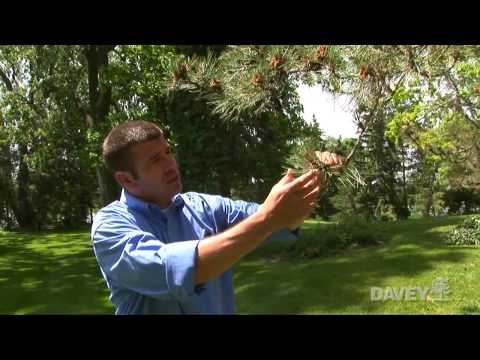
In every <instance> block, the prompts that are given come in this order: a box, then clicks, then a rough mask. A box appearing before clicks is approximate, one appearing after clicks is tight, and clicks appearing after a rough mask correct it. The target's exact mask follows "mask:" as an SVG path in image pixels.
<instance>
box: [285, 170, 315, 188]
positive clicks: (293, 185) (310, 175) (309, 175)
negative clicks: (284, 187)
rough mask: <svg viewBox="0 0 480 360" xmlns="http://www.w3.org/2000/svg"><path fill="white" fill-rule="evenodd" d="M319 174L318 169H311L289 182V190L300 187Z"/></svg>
mask: <svg viewBox="0 0 480 360" xmlns="http://www.w3.org/2000/svg"><path fill="white" fill-rule="evenodd" d="M316 176H318V170H310V171H308V172H306V173H305V174H303V175H302V176H299V177H298V178H296V179H295V180H293V181H292V182H290V183H289V184H288V190H290V189H293V188H294V189H299V188H301V187H302V186H304V185H306V184H307V183H308V182H309V181H310V180H312V179H313V178H315V177H316Z"/></svg>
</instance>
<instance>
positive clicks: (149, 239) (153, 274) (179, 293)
mask: <svg viewBox="0 0 480 360" xmlns="http://www.w3.org/2000/svg"><path fill="white" fill-rule="evenodd" d="M92 241H93V247H94V251H95V255H96V257H97V260H98V262H99V264H100V266H101V268H102V270H103V272H104V273H105V275H106V276H107V277H109V278H110V279H112V280H113V281H114V282H115V283H116V284H118V285H119V286H120V287H124V288H127V289H129V290H132V291H134V292H137V293H140V294H142V295H145V296H149V297H153V298H157V299H165V300H167V299H169V300H177V301H179V302H185V301H187V300H189V298H190V297H191V296H193V295H194V294H195V293H196V292H197V288H196V287H195V286H194V269H195V262H196V258H197V246H198V240H192V241H181V242H175V243H169V244H165V243H163V242H161V241H160V240H158V239H156V238H155V236H154V235H153V234H151V233H148V232H145V231H142V230H141V229H140V228H139V227H138V226H137V225H136V224H134V223H132V222H130V221H129V220H128V219H124V218H122V217H120V216H119V217H117V218H109V219H105V220H103V221H102V222H101V223H99V224H98V225H96V224H94V228H92Z"/></svg>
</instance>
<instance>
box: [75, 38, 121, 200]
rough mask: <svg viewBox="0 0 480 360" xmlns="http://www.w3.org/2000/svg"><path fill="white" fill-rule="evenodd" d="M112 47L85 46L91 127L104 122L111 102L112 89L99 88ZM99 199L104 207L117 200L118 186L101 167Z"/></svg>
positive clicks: (98, 175)
mask: <svg viewBox="0 0 480 360" xmlns="http://www.w3.org/2000/svg"><path fill="white" fill-rule="evenodd" d="M114 47H115V46H114V45H87V46H85V48H84V54H85V57H86V59H87V64H88V97H89V115H90V117H91V118H92V122H93V127H99V126H100V125H101V124H102V123H104V122H105V121H106V118H107V116H108V113H109V111H110V106H111V102H112V88H111V86H109V85H104V86H100V83H101V80H102V79H101V77H100V76H102V74H103V73H104V69H105V68H106V67H107V66H108V53H109V52H110V51H112V50H113V49H114ZM96 173H97V180H98V186H99V189H100V198H101V202H102V205H103V206H105V205H107V204H109V203H111V202H112V201H114V200H116V199H118V197H119V194H120V189H119V186H118V185H117V184H116V182H115V180H114V179H113V177H112V175H111V174H110V173H108V172H107V171H106V170H105V169H104V168H103V166H102V167H101V168H97V169H96Z"/></svg>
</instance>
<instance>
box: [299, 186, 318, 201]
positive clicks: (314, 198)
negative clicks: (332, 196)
mask: <svg viewBox="0 0 480 360" xmlns="http://www.w3.org/2000/svg"><path fill="white" fill-rule="evenodd" d="M320 190H321V188H320V186H316V187H315V188H314V189H313V190H312V191H310V192H309V193H308V194H306V195H305V196H304V197H303V198H302V199H303V200H304V201H305V202H308V203H314V202H316V201H317V200H318V197H319V195H320Z"/></svg>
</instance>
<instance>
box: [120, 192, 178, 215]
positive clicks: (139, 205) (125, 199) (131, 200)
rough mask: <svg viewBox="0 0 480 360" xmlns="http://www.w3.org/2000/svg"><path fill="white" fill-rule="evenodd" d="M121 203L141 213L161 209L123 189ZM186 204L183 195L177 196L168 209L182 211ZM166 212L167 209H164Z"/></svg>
mask: <svg viewBox="0 0 480 360" xmlns="http://www.w3.org/2000/svg"><path fill="white" fill-rule="evenodd" d="M120 202H122V203H125V204H126V205H127V207H129V208H131V209H136V210H140V211H147V212H148V211H151V210H152V209H153V208H156V209H159V210H160V207H159V206H158V205H157V204H153V203H149V202H146V201H143V200H141V199H139V198H138V197H136V196H133V195H132V194H130V193H128V192H127V191H125V189H122V195H121V196H120ZM184 204H185V200H184V199H183V197H182V194H177V195H175V196H174V197H173V198H172V204H171V205H170V207H169V208H168V210H170V209H180V208H182V207H183V205H184ZM164 210H165V209H164Z"/></svg>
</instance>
